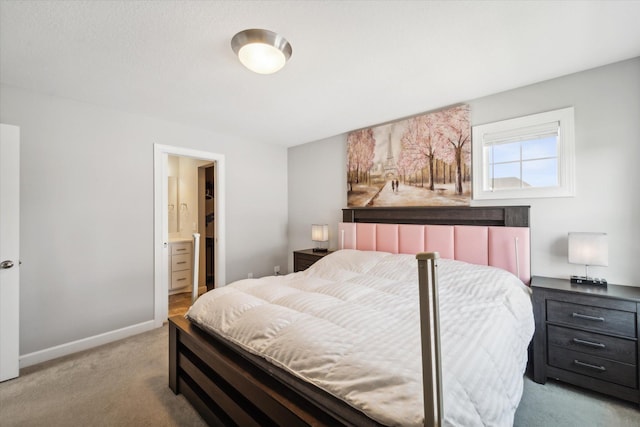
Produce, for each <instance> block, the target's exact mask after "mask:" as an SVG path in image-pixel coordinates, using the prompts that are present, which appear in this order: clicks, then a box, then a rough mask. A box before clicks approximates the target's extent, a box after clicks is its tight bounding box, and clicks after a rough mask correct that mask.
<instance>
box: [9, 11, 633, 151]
mask: <svg viewBox="0 0 640 427" xmlns="http://www.w3.org/2000/svg"><path fill="white" fill-rule="evenodd" d="M639 22H640V1H160V0H157V1H109V2H107V1H7V0H2V1H1V2H0V81H1V82H2V83H3V84H6V85H10V86H16V87H21V88H25V89H31V90H35V91H38V92H42V93H46V94H51V95H56V96H60V97H65V98H70V99H74V100H78V101H84V102H89V103H93V104H98V105H103V106H107V107H112V108H116V109H119V110H124V111H129V112H135V113H142V114H146V115H149V116H154V117H158V118H162V119H165V120H171V121H176V122H181V123H185V124H189V125H192V126H197V127H201V128H207V129H211V130H214V131H216V132H221V133H227V134H233V135H240V136H242V137H246V138H247V139H250V140H256V141H260V142H266V143H276V144H282V145H285V146H292V145H297V144H302V143H305V142H309V141H314V140H318V139H323V138H326V137H329V136H333V135H337V134H340V133H344V132H347V131H350V130H354V129H358V128H362V127H367V126H371V125H376V124H379V123H383V122H387V121H390V120H395V119H400V118H403V117H406V116H411V115H415V114H418V113H422V112H426V111H429V110H432V109H436V108H439V107H443V106H447V105H451V104H454V103H458V102H462V101H466V100H470V99H473V98H476V97H480V96H484V95H488V94H492V93H496V92H500V91H504V90H507V89H511V88H516V87H519V86H523V85H527V84H531V83H535V82H539V81H543V80H547V79H550V78H554V77H558V76H562V75H566V74H570V73H573V72H576V71H581V70H585V69H589V68H593V67H597V66H600V65H605V64H609V63H612V62H616V61H620V60H624V59H628V58H633V57H636V56H639V55H640V24H639ZM247 28H266V29H269V30H272V31H275V32H278V33H280V34H282V35H283V36H284V37H286V38H287V39H288V40H289V42H290V43H291V45H292V46H293V55H292V57H291V59H290V61H289V63H288V64H287V65H286V66H285V68H284V69H283V70H281V71H280V72H278V73H276V74H273V75H269V76H265V75H258V74H254V73H252V72H250V71H248V70H246V69H245V68H244V67H243V66H242V65H241V64H240V63H239V61H238V60H237V58H236V57H235V56H234V54H233V51H232V50H231V47H230V40H231V37H232V36H233V35H234V34H235V33H236V32H238V31H241V30H244V29H247ZM639 78H640V77H639Z"/></svg>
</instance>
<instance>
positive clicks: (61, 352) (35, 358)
mask: <svg viewBox="0 0 640 427" xmlns="http://www.w3.org/2000/svg"><path fill="white" fill-rule="evenodd" d="M155 327H156V326H155V322H154V321H153V320H149V321H147V322H142V323H138V324H136V325H131V326H127V327H125V328H122V329H116V330H115V331H109V332H105V333H103V334H99V335H94V336H92V337H87V338H83V339H81V340H77V341H72V342H70V343H66V344H61V345H57V346H55V347H50V348H45V349H44V350H39V351H34V352H33V353H28V354H23V355H22V356H20V368H26V367H27V366H31V365H35V364H37V363H42V362H46V361H48V360H52V359H57V358H58V357H62V356H67V355H69V354H72V353H77V352H79V351H83V350H88V349H90V348H93V347H98V346H99V345H103V344H108V343H110V342H113V341H117V340H121V339H123V338H127V337H130V336H132V335H137V334H141V333H143V332H147V331H150V330H151V329H154V328H155Z"/></svg>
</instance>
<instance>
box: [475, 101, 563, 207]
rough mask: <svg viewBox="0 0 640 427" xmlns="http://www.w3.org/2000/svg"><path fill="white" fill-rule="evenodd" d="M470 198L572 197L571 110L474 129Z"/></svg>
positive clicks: (490, 124) (535, 115)
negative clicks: (471, 195) (471, 193)
mask: <svg viewBox="0 0 640 427" xmlns="http://www.w3.org/2000/svg"><path fill="white" fill-rule="evenodd" d="M472 141H473V198H474V199H478V200H481V199H514V198H529V197H569V196H573V195H574V123H573V107H570V108H563V109H561V110H554V111H548V112H546V113H540V114H533V115H531V116H526V117H518V118H515V119H510V120H503V121H500V122H494V123H488V124H484V125H478V126H474V127H473V131H472Z"/></svg>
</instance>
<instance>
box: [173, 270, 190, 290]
mask: <svg viewBox="0 0 640 427" xmlns="http://www.w3.org/2000/svg"><path fill="white" fill-rule="evenodd" d="M190 284H191V270H182V271H176V272H174V273H171V289H179V288H184V287H185V286H189V285H190Z"/></svg>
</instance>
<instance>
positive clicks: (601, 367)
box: [573, 359, 607, 372]
mask: <svg viewBox="0 0 640 427" xmlns="http://www.w3.org/2000/svg"><path fill="white" fill-rule="evenodd" d="M573 363H575V364H576V365H578V366H583V367H585V368H591V369H595V370H596V371H600V372H604V371H606V370H607V368H605V367H604V366H599V365H592V364H591V363H585V362H581V361H579V360H577V359H574V361H573Z"/></svg>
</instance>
